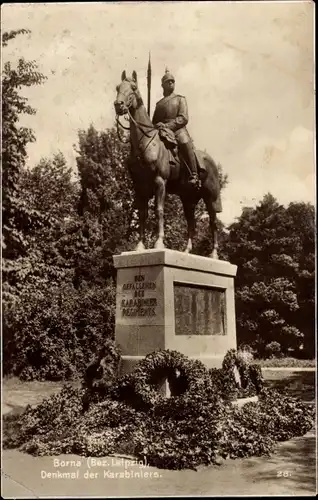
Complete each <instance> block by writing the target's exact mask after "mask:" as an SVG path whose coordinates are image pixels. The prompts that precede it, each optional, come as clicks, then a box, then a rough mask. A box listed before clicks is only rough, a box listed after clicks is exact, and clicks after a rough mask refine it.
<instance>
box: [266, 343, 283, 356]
mask: <svg viewBox="0 0 318 500" xmlns="http://www.w3.org/2000/svg"><path fill="white" fill-rule="evenodd" d="M281 352H282V351H281V345H280V343H279V342H275V341H274V340H273V341H272V342H270V343H269V344H267V345H266V346H265V353H266V355H267V357H269V358H275V357H276V358H279V357H280V356H281Z"/></svg>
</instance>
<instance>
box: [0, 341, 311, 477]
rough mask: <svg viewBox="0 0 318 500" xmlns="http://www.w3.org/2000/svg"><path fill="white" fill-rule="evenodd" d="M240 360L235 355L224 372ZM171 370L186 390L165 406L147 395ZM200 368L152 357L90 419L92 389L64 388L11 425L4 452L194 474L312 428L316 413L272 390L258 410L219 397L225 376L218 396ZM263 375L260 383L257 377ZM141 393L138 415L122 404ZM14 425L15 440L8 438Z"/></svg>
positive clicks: (179, 359) (263, 393) (262, 395)
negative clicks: (109, 460)
mask: <svg viewBox="0 0 318 500" xmlns="http://www.w3.org/2000/svg"><path fill="white" fill-rule="evenodd" d="M236 356H237V355H236V353H235V352H233V351H232V352H231V353H230V354H229V355H228V356H227V357H226V358H225V360H227V361H226V362H225V365H227V362H228V361H229V360H231V359H232V360H233V359H236ZM165 362H166V363H168V367H169V370H170V372H169V370H168V372H169V373H170V374H171V367H172V366H173V365H175V366H177V369H178V373H180V375H179V377H176V378H177V379H178V378H180V377H181V376H182V377H184V380H186V381H187V384H188V385H187V388H188V390H186V391H185V392H183V393H182V394H180V395H176V396H174V397H171V398H167V399H165V398H163V397H162V396H156V397H152V396H153V395H154V393H155V392H156V389H155V384H152V385H151V387H150V389H149V392H145V390H144V389H145V387H146V386H147V385H149V381H150V380H152V382H153V381H154V380H155V381H156V382H158V380H159V378H160V377H159V372H160V370H161V372H160V376H162V375H163V373H164V363H165ZM202 366H203V365H201V363H198V362H195V361H192V360H189V359H187V358H186V357H185V356H183V355H182V354H180V353H176V352H174V351H159V352H157V353H152V354H151V355H149V356H147V357H146V358H145V359H144V360H143V361H142V362H141V363H140V364H139V366H138V367H137V369H136V371H135V373H133V374H131V375H129V376H126V377H124V378H122V379H120V380H119V381H117V382H116V384H113V385H112V386H110V387H107V388H105V394H104V396H103V398H104V399H103V400H102V401H100V402H97V403H93V402H91V403H90V405H89V407H88V409H87V411H85V407H84V403H83V402H84V400H85V396H86V397H87V394H92V389H87V388H81V389H74V388H72V387H71V386H65V387H64V388H63V390H62V391H61V392H60V394H58V395H54V396H52V397H50V398H48V399H46V400H45V401H43V402H42V403H40V404H39V405H38V406H37V407H35V408H31V407H30V406H29V407H27V408H26V410H25V411H24V413H23V414H22V415H21V416H20V417H19V418H18V420H15V421H14V420H13V419H12V418H10V417H9V418H6V425H5V429H4V431H5V436H4V447H7V448H8V447H19V448H20V450H21V451H25V452H28V453H32V454H34V455H59V454H65V453H75V454H79V455H83V456H97V457H98V456H100V457H101V456H107V455H110V454H112V453H129V454H133V455H135V456H136V457H137V458H139V459H144V458H145V457H146V460H147V462H148V464H150V465H153V466H157V467H160V468H169V469H182V468H192V469H195V468H196V467H197V466H199V465H201V464H211V463H218V461H219V459H220V457H222V458H227V457H229V458H236V457H248V456H252V455H257V456H260V455H264V454H268V453H270V452H271V451H272V450H273V447H274V445H275V443H276V442H277V441H283V440H286V439H290V438H292V437H294V436H300V435H303V434H305V433H306V432H307V431H309V430H310V429H311V428H312V425H313V422H314V409H313V408H312V407H311V406H309V405H304V404H302V403H301V401H299V400H296V399H293V398H290V397H287V396H286V395H284V394H282V393H279V392H276V391H274V390H269V389H267V388H266V387H261V389H259V390H258V396H259V401H258V402H250V403H247V404H245V405H244V406H242V407H240V408H239V407H237V406H235V405H233V404H232V401H231V400H230V399H229V398H228V397H227V398H224V397H223V395H222V391H221V389H220V387H221V378H222V370H220V371H219V383H220V385H219V387H217V386H215V390H213V380H215V378H214V379H213V377H209V372H208V371H207V370H206V369H205V368H204V366H203V368H202ZM141 367H143V369H141ZM159 368H160V370H159ZM191 368H193V371H192V369H191ZM249 368H250V367H249V366H247V372H248V373H250V370H249ZM158 370H159V371H158ZM223 374H224V372H223ZM257 374H258V377H259V374H260V372H259V369H258V371H257ZM134 377H135V378H134ZM151 377H153V378H151ZM199 380H200V384H199ZM191 387H192V389H191ZM194 387H195V388H196V390H195V391H194V390H193V388H194ZM123 388H124V389H125V390H122V389H123ZM120 389H121V390H120ZM135 390H136V394H138V395H139V406H138V407H137V408H136V407H133V406H131V404H129V403H128V402H127V401H125V400H124V394H125V393H126V395H127V394H129V398H128V400H130V401H133V400H134V394H135ZM254 390H255V387H254ZM125 391H126V392H125ZM145 394H146V396H145ZM149 395H150V396H149ZM148 396H149V397H148ZM99 397H100V398H101V397H102V396H101V392H99ZM115 398H117V400H116V399H115ZM120 398H121V399H122V400H118V399H120ZM144 403H145V404H144ZM9 424H10V425H11V429H12V428H13V427H14V432H11V433H7V431H6V428H8V426H9Z"/></svg>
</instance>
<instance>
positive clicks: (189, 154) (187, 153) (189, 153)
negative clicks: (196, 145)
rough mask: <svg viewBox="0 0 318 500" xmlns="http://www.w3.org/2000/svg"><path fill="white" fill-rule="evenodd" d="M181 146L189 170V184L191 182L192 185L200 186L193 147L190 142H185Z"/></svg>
mask: <svg viewBox="0 0 318 500" xmlns="http://www.w3.org/2000/svg"><path fill="white" fill-rule="evenodd" d="M181 148H182V154H183V155H184V157H185V161H186V162H187V165H188V167H189V169H190V171H191V174H190V177H189V184H191V185H192V186H194V187H197V188H198V187H200V180H199V176H198V171H197V160H196V157H195V153H194V149H193V147H192V144H191V143H190V142H188V143H186V144H182V145H181Z"/></svg>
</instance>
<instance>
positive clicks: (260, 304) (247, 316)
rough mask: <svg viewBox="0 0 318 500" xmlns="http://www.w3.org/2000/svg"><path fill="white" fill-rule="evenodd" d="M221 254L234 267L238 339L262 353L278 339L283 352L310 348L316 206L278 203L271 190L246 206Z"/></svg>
mask: <svg viewBox="0 0 318 500" xmlns="http://www.w3.org/2000/svg"><path fill="white" fill-rule="evenodd" d="M229 231H230V232H229V237H228V239H227V240H225V241H224V245H223V252H224V255H225V256H226V258H227V260H229V261H230V262H232V263H233V264H236V265H237V266H238V273H237V279H236V312H237V326H238V332H237V334H238V340H239V343H241V344H244V343H247V344H251V345H253V346H254V347H255V348H256V349H257V351H258V353H259V354H260V355H264V354H265V353H266V350H265V347H266V345H267V344H269V343H271V342H278V343H279V344H280V345H281V348H282V351H283V353H285V354H286V353H287V352H288V350H289V349H293V350H294V351H295V352H298V353H299V351H300V349H301V348H302V347H305V349H306V350H307V353H308V351H309V352H310V354H311V355H313V354H314V352H313V349H312V347H313V340H314V327H313V320H314V292H313V286H314V210H313V206H312V205H310V204H305V203H291V204H290V205H289V206H288V208H285V207H284V206H282V205H280V204H279V203H278V202H277V200H276V199H275V198H274V197H273V196H272V195H270V194H267V195H266V196H264V198H263V200H262V201H261V202H260V204H259V205H258V206H257V207H256V208H255V209H254V208H245V209H243V212H242V214H241V216H240V218H239V219H238V221H237V222H235V223H233V224H232V225H231V226H230V227H229Z"/></svg>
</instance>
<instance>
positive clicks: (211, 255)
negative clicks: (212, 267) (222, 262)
mask: <svg viewBox="0 0 318 500" xmlns="http://www.w3.org/2000/svg"><path fill="white" fill-rule="evenodd" d="M209 257H210V259H217V260H218V259H219V256H218V253H217V251H216V250H213V252H212V253H210V255H209Z"/></svg>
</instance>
